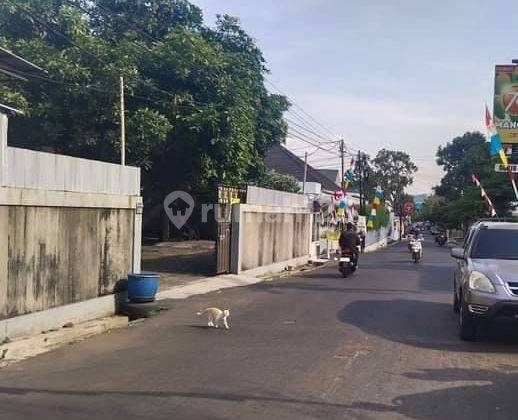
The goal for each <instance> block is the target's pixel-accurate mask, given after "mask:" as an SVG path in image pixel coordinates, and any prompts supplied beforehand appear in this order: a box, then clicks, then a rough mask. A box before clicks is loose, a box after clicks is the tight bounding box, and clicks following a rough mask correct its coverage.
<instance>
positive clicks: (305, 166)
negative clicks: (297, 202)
mask: <svg viewBox="0 0 518 420" xmlns="http://www.w3.org/2000/svg"><path fill="white" fill-rule="evenodd" d="M307 177H308V152H305V153H304V183H303V184H302V193H303V194H306V179H307Z"/></svg>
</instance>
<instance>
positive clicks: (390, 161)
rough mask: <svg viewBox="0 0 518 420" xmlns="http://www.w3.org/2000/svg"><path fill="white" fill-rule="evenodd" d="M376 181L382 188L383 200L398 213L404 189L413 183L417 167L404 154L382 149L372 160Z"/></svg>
mask: <svg viewBox="0 0 518 420" xmlns="http://www.w3.org/2000/svg"><path fill="white" fill-rule="evenodd" d="M373 166H374V171H375V174H376V181H377V183H378V184H379V185H381V187H382V188H383V195H384V200H385V201H386V202H387V203H388V204H389V205H390V206H392V208H393V209H394V210H396V211H400V210H401V209H400V206H401V205H402V199H403V194H404V191H405V188H406V187H408V186H409V185H411V184H412V183H413V181H414V177H413V176H414V173H415V172H416V171H417V166H416V165H415V164H414V163H413V162H412V160H411V159H410V156H409V155H408V154H407V153H405V152H400V151H395V150H387V149H382V150H380V151H379V152H378V154H377V155H376V158H375V159H374V160H373Z"/></svg>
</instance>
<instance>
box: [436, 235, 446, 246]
mask: <svg viewBox="0 0 518 420" xmlns="http://www.w3.org/2000/svg"><path fill="white" fill-rule="evenodd" d="M435 242H437V244H438V245H439V246H440V247H442V246H444V244H445V243H446V235H442V234H441V235H437V238H436V239H435Z"/></svg>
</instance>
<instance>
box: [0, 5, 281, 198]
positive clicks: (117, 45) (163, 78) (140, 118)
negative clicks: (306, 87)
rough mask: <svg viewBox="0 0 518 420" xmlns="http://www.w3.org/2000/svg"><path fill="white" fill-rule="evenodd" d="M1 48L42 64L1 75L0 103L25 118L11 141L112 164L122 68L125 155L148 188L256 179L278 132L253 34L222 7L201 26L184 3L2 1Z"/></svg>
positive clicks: (275, 106) (16, 123)
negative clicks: (38, 74)
mask: <svg viewBox="0 0 518 420" xmlns="http://www.w3.org/2000/svg"><path fill="white" fill-rule="evenodd" d="M0 45H2V46H4V47H6V48H8V49H10V50H12V51H14V52H16V53H18V54H20V55H22V56H23V57H25V58H27V59H29V60H30V61H32V62H34V63H36V64H38V65H40V66H41V67H43V68H44V69H46V70H47V71H48V74H47V75H45V76H43V78H42V79H35V78H29V82H23V81H19V80H15V79H6V80H3V79H2V87H1V88H0V101H2V102H7V103H9V104H12V105H14V106H16V107H20V108H22V109H23V110H25V111H26V112H27V115H28V117H27V118H14V119H13V120H12V124H11V127H12V130H11V135H10V142H11V144H13V145H20V146H24V147H29V148H35V149H42V148H45V149H50V150H53V151H56V152H61V153H66V154H71V155H76V156H83V157H88V158H94V159H102V160H106V161H113V162H117V161H118V159H119V142H120V139H119V137H120V136H119V132H120V126H119V111H120V110H119V98H118V89H119V76H121V75H122V76H124V78H125V87H126V120H127V162H128V164H131V165H137V166H141V167H142V168H143V169H144V173H143V175H144V177H143V181H144V188H145V190H146V192H147V194H148V195H149V194H150V193H152V192H156V193H157V194H156V196H160V195H161V194H164V193H167V192H169V191H171V189H175V188H186V189H203V188H207V187H209V186H211V185H214V184H216V183H226V184H231V185H241V184H243V183H245V182H247V181H248V180H249V179H250V178H255V179H257V177H258V176H260V174H261V171H260V170H258V169H257V168H258V167H260V166H261V162H262V158H263V155H264V152H265V150H266V149H267V148H268V147H269V146H270V145H272V144H275V143H279V142H282V141H284V139H285V135H286V131H287V126H286V123H285V122H284V121H283V118H282V115H283V112H284V111H285V110H286V109H287V108H288V106H289V104H288V101H287V100H286V98H285V97H283V96H279V95H272V94H269V93H268V92H267V90H266V88H265V86H264V74H265V73H266V72H267V69H266V67H265V61H264V58H263V55H262V53H261V51H260V50H259V48H258V47H257V45H256V44H255V42H254V40H253V39H252V38H251V37H250V36H249V35H247V34H246V32H245V31H244V30H243V29H242V28H241V27H240V25H239V22H238V21H237V19H235V18H232V17H229V16H220V17H219V18H218V21H217V23H216V26H215V28H208V27H207V26H205V25H204V24H203V17H202V13H201V10H200V9H199V8H198V7H196V6H194V5H192V4H191V3H189V2H188V1H186V0H147V1H142V0H6V1H4V2H0Z"/></svg>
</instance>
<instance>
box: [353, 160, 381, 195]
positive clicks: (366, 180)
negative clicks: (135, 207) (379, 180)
mask: <svg viewBox="0 0 518 420" xmlns="http://www.w3.org/2000/svg"><path fill="white" fill-rule="evenodd" d="M353 171H354V182H353V186H354V187H356V188H360V179H361V183H362V185H361V186H362V192H363V196H364V199H365V200H368V201H371V200H372V199H373V198H374V189H375V188H376V174H375V173H374V168H373V167H372V162H371V159H370V156H369V155H367V154H366V153H361V154H360V157H359V158H358V159H356V160H355V162H354V169H353Z"/></svg>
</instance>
